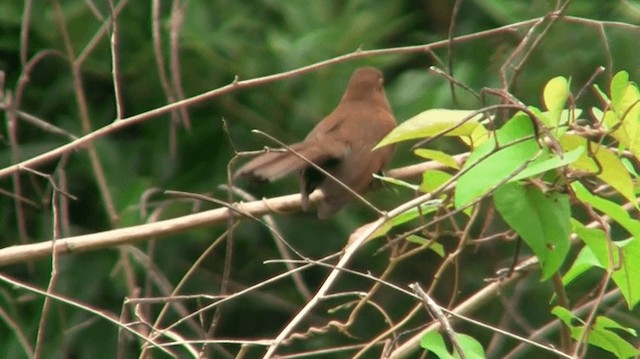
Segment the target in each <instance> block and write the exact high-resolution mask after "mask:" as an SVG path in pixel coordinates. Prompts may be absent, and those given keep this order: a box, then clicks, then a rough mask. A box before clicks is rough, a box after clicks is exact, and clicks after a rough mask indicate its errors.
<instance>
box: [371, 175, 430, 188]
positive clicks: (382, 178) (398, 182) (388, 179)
mask: <svg viewBox="0 0 640 359" xmlns="http://www.w3.org/2000/svg"><path fill="white" fill-rule="evenodd" d="M373 177H374V178H376V179H379V180H380V181H384V182H386V183H391V184H392V185H396V186H399V187H404V188H408V189H410V190H412V191H417V190H418V189H419V187H418V186H416V185H414V184H413V183H409V182H406V181H403V180H401V179H397V178H393V177H387V176H380V175H378V174H375V173H374V174H373Z"/></svg>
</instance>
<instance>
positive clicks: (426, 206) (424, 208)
mask: <svg viewBox="0 0 640 359" xmlns="http://www.w3.org/2000/svg"><path fill="white" fill-rule="evenodd" d="M441 204H442V200H439V199H436V200H431V201H428V202H426V203H423V204H422V205H421V206H420V207H419V208H418V207H413V208H411V209H410V210H408V211H406V212H403V213H402V214H400V215H397V216H395V217H393V218H391V219H390V220H389V221H387V222H386V223H385V224H384V225H382V226H381V227H380V228H378V230H377V231H375V232H373V233H372V234H371V236H369V239H368V240H372V239H374V238H378V237H382V236H384V235H386V234H387V233H388V232H389V231H390V230H391V229H393V228H394V227H396V226H399V225H401V224H403V223H406V222H409V221H411V220H413V219H416V218H417V217H419V216H420V215H425V214H428V213H431V212H434V211H435V210H436V209H438V207H439V206H440V205H441Z"/></svg>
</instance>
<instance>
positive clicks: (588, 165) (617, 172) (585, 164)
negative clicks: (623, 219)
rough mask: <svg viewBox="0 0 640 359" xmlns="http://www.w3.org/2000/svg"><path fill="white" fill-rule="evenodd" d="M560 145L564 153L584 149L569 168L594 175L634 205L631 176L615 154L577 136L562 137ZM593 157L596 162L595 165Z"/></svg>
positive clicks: (634, 196)
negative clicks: (588, 148)
mask: <svg viewBox="0 0 640 359" xmlns="http://www.w3.org/2000/svg"><path fill="white" fill-rule="evenodd" d="M560 145H561V146H562V148H563V149H564V150H566V151H572V150H575V149H578V148H582V149H584V151H583V153H582V155H581V156H580V158H579V159H578V160H577V161H575V162H573V163H572V164H571V165H570V167H571V168H574V169H579V170H582V171H587V172H591V173H594V174H596V176H597V177H598V178H600V179H601V180H602V181H604V182H605V183H607V184H609V185H610V186H611V187H613V188H614V189H615V190H617V191H618V192H619V193H620V194H622V195H623V196H624V197H625V198H626V199H628V200H629V202H631V203H634V204H635V203H636V195H635V191H634V189H633V180H632V178H631V175H630V174H629V171H628V170H627V168H626V167H625V165H624V164H623V163H622V161H621V160H620V158H619V157H618V156H617V155H616V154H615V153H613V152H612V151H611V150H609V149H608V148H607V147H605V146H601V145H599V144H595V143H592V142H590V141H588V140H587V139H586V138H584V137H581V136H577V135H564V136H562V137H561V138H560ZM587 146H589V147H590V150H589V151H587ZM593 157H595V160H597V161H598V162H597V163H596V161H595V160H594V158H593ZM598 164H599V165H598Z"/></svg>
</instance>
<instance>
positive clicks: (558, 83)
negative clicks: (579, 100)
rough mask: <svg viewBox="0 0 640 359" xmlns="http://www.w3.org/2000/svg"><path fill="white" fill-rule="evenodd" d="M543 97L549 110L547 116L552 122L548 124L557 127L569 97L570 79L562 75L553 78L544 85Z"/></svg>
mask: <svg viewBox="0 0 640 359" xmlns="http://www.w3.org/2000/svg"><path fill="white" fill-rule="evenodd" d="M542 98H543V100H544V105H545V107H546V108H547V110H549V116H548V117H547V118H548V119H549V120H550V122H549V123H547V124H546V125H547V126H549V127H551V128H555V127H557V126H558V125H559V123H560V113H561V112H562V109H564V105H565V104H566V103H567V99H568V98H569V81H567V79H566V78H564V77H562V76H558V77H555V78H553V79H551V80H550V81H549V82H547V85H546V86H545V87H544V92H543V93H542Z"/></svg>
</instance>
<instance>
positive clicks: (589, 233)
mask: <svg viewBox="0 0 640 359" xmlns="http://www.w3.org/2000/svg"><path fill="white" fill-rule="evenodd" d="M572 223H573V229H574V232H575V233H576V235H577V236H578V237H579V238H580V239H581V240H582V241H583V242H584V243H585V244H586V245H587V247H585V248H584V249H583V250H582V252H585V253H586V254H585V255H584V256H585V257H587V258H588V257H592V258H596V259H597V262H595V263H594V262H593V261H591V262H590V264H592V265H595V266H597V267H600V268H603V269H605V270H607V271H612V272H613V273H612V274H611V278H612V279H613V282H614V283H615V284H616V286H617V287H618V289H620V293H622V296H623V297H624V299H625V301H626V302H627V306H628V307H629V309H633V308H634V307H635V306H636V305H637V304H638V303H639V302H640V263H639V262H638V260H637V258H640V240H639V239H638V238H631V239H628V240H625V241H616V242H614V241H610V240H609V238H607V236H606V235H605V233H604V232H603V231H602V230H600V229H594V228H587V227H585V226H584V225H582V224H581V223H579V222H577V221H573V222H572ZM582 252H581V253H582ZM589 252H591V253H590V254H589ZM611 258H613V261H614V262H613V263H610V259H611ZM576 261H577V260H576ZM574 266H575V264H574ZM577 270H578V269H576V271H577ZM567 274H569V273H567ZM574 274H580V273H572V275H574Z"/></svg>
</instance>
